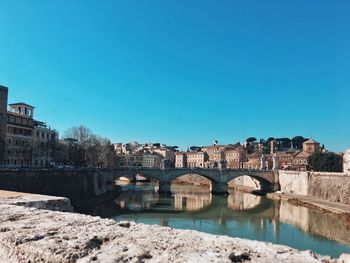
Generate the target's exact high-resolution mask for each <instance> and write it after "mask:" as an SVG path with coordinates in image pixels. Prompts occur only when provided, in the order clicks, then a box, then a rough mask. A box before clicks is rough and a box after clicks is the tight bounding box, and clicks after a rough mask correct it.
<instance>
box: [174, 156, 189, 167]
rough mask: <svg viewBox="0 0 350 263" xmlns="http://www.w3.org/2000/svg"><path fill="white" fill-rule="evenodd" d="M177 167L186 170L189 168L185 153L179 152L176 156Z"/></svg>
mask: <svg viewBox="0 0 350 263" xmlns="http://www.w3.org/2000/svg"><path fill="white" fill-rule="evenodd" d="M175 167H176V168H186V167H187V156H186V154H185V153H183V152H177V153H176V154H175Z"/></svg>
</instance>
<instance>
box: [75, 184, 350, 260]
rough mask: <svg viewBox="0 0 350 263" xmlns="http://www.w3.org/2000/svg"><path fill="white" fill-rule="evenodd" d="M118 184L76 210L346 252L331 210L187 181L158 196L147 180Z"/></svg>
mask: <svg viewBox="0 0 350 263" xmlns="http://www.w3.org/2000/svg"><path fill="white" fill-rule="evenodd" d="M122 187H123V192H122V193H121V195H120V196H119V197H118V198H117V199H116V200H115V201H113V202H109V203H104V204H101V205H96V206H91V207H84V208H81V209H80V211H79V212H82V213H86V214H91V215H98V216H101V217H105V218H113V219H115V220H128V221H134V222H137V223H145V224H157V225H161V226H169V227H173V228H179V229H193V230H198V231H201V232H206V233H210V234H215V235H227V236H231V237H241V238H248V239H254V240H260V241H267V242H272V243H275V244H283V245H288V246H290V247H293V248H297V249H300V250H306V249H310V250H313V251H315V252H317V253H319V254H323V255H330V256H332V257H339V255H340V254H342V253H350V228H349V226H348V227H347V226H346V224H345V223H343V222H342V221H341V220H340V219H339V218H338V217H336V216H335V215H333V214H328V213H326V214H325V213H322V212H319V211H316V210H313V209H308V208H305V207H300V206H295V205H291V204H289V203H288V202H285V201H280V200H270V199H268V198H266V197H263V196H256V195H252V194H248V193H243V192H238V191H232V192H230V195H229V196H228V197H224V196H213V195H211V194H210V192H209V188H207V187H199V186H193V185H172V189H171V190H172V192H173V195H172V196H161V195H158V193H157V192H156V191H155V190H154V189H155V184H152V183H137V184H127V185H123V186H122Z"/></svg>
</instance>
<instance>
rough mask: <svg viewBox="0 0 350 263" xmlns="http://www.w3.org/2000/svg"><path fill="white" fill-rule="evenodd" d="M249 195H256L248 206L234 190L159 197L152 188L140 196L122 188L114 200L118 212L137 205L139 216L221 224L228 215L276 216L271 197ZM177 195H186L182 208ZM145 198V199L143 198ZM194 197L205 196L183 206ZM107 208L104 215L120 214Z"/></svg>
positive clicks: (231, 216) (236, 216)
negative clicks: (231, 192) (226, 193)
mask: <svg viewBox="0 0 350 263" xmlns="http://www.w3.org/2000/svg"><path fill="white" fill-rule="evenodd" d="M143 194H146V192H143ZM247 195H248V194H247ZM145 197H147V198H145ZM253 197H255V198H257V200H254V204H252V203H250V205H252V206H250V205H249V206H248V207H245V206H244V201H243V200H241V199H239V198H238V199H236V198H237V196H235V194H234V195H229V196H228V197H221V196H211V194H209V193H208V194H207V195H203V196H197V194H178V193H175V195H173V196H171V197H167V198H164V196H163V198H162V196H159V195H157V194H155V193H154V192H153V191H148V192H147V194H146V195H143V196H141V195H140V196H137V195H135V193H134V192H132V191H130V190H129V191H126V192H123V193H122V195H121V196H120V197H119V198H118V199H117V200H116V203H117V204H118V206H119V207H122V214H129V213H135V208H139V209H136V211H137V213H138V214H142V217H145V218H146V217H147V218H159V217H161V218H162V219H164V220H167V219H169V218H178V219H180V218H193V219H194V220H197V219H203V220H219V221H220V222H221V223H222V224H224V223H225V222H227V221H229V220H231V219H232V218H246V217H251V218H265V219H271V220H272V219H276V218H278V209H277V207H276V206H275V202H274V201H273V200H268V199H264V200H262V199H261V197H260V196H253ZM135 198H136V199H135ZM178 198H179V199H182V198H185V199H187V200H183V201H186V202H185V203H184V204H183V207H181V208H182V209H179V208H180V207H177V205H178V204H177V201H180V200H177V199H178ZM145 199H146V200H148V201H146V202H144V201H145ZM189 199H190V200H189ZM195 199H198V200H197V201H201V200H203V199H207V200H206V202H205V204H204V203H203V204H202V206H201V207H196V209H194V210H191V209H187V208H192V205H193V202H196V201H195ZM118 200H122V202H119V201H118ZM251 201H252V200H251ZM242 202H243V203H242ZM233 203H237V204H238V203H241V206H239V205H238V206H235V205H232V204H233ZM189 206H190V207H189ZM276 209H277V210H276ZM182 211H187V213H182ZM108 212H110V214H108V215H107V217H113V216H115V215H116V214H120V211H119V210H117V211H115V212H113V209H109V210H108Z"/></svg>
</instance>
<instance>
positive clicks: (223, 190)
mask: <svg viewBox="0 0 350 263" xmlns="http://www.w3.org/2000/svg"><path fill="white" fill-rule="evenodd" d="M187 174H198V175H201V176H203V177H205V178H207V179H209V180H210V182H211V187H210V190H211V192H212V193H213V194H218V195H220V194H221V195H222V194H228V182H229V181H231V180H233V179H235V178H237V177H240V176H244V175H245V176H250V177H252V178H254V179H256V180H258V181H259V182H260V184H261V191H263V192H274V191H277V190H279V177H278V171H272V170H269V171H267V170H242V169H237V170H236V169H219V168H213V169H204V168H193V169H190V168H168V169H159V168H118V169H115V170H113V178H114V179H118V178H120V177H126V178H129V179H134V178H135V177H136V175H141V176H143V177H145V178H146V179H149V180H156V181H158V182H159V192H160V193H167V194H168V193H170V185H171V181H173V180H175V179H176V178H178V177H180V176H183V175H187Z"/></svg>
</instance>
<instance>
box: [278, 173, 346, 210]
mask: <svg viewBox="0 0 350 263" xmlns="http://www.w3.org/2000/svg"><path fill="white" fill-rule="evenodd" d="M279 180H280V185H281V191H282V192H286V193H292V194H298V195H310V196H315V197H318V198H321V199H324V200H327V201H332V202H340V203H343V204H350V176H348V175H345V174H344V173H319V172H300V171H282V170H281V171H279Z"/></svg>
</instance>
